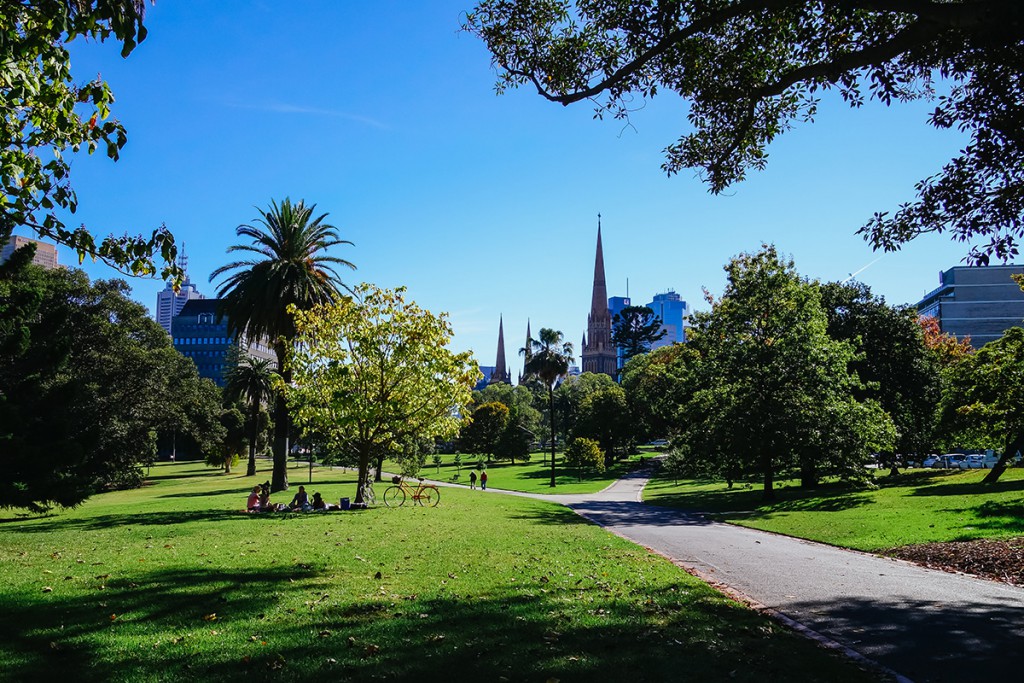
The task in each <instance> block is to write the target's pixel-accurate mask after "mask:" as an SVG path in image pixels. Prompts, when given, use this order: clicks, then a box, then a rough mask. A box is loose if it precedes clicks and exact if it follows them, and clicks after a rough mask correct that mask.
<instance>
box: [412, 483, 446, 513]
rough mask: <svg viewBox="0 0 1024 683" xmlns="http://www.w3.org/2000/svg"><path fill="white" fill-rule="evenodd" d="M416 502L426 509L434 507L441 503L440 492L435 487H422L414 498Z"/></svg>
mask: <svg viewBox="0 0 1024 683" xmlns="http://www.w3.org/2000/svg"><path fill="white" fill-rule="evenodd" d="M416 502H417V503H419V504H420V505H424V506H426V507H431V508H432V507H435V506H436V505H437V504H438V503H440V502H441V492H440V491H439V490H438V489H437V487H436V486H424V487H423V488H422V489H420V492H419V494H418V495H417V496H416Z"/></svg>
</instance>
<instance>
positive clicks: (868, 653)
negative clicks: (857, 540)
mask: <svg viewBox="0 0 1024 683" xmlns="http://www.w3.org/2000/svg"><path fill="white" fill-rule="evenodd" d="M649 477H650V471H649V470H638V471H636V472H633V473H631V474H629V475H627V476H626V477H624V478H622V479H620V480H618V481H617V482H615V483H614V484H612V485H611V486H609V487H608V488H606V489H605V490H603V491H600V492H598V493H594V494H586V495H542V494H527V493H520V492H514V491H502V490H500V489H488V490H487V493H495V494H504V495H518V496H523V497H527V498H535V499H539V500H546V501H550V502H555V503H560V504H562V505H566V506H568V507H570V508H571V509H573V510H574V511H575V512H576V513H577V514H579V515H581V516H583V517H585V518H587V519H589V520H591V521H592V522H594V523H596V524H599V525H601V526H603V527H606V528H607V529H609V530H610V531H612V532H614V533H616V534H618V535H620V536H623V537H624V538H627V539H629V540H631V541H634V542H635V543H638V544H640V545H642V546H645V547H646V548H649V549H651V550H653V551H655V552H657V553H659V554H661V555H664V556H665V557H667V558H669V559H670V560H672V561H674V562H675V563H676V564H679V565H680V566H682V567H685V568H687V569H689V570H691V571H693V572H694V573H695V574H697V575H698V576H700V577H701V578H702V579H704V580H705V581H708V582H709V583H712V584H714V585H716V586H724V587H725V589H726V590H725V592H727V593H733V594H735V595H737V597H739V598H740V599H742V600H746V601H748V602H750V603H752V604H754V605H756V606H762V607H765V608H767V609H769V610H771V611H773V612H775V613H777V614H779V615H781V616H782V620H783V621H791V622H796V624H797V625H799V626H802V627H804V628H806V629H809V630H811V631H812V632H814V633H817V634H821V635H822V636H824V637H825V639H827V640H831V641H834V642H835V643H837V644H838V645H839V646H841V647H843V648H847V649H849V650H852V651H853V652H854V653H858V654H860V655H861V656H863V657H865V658H867V659H869V660H872V661H874V662H877V663H878V664H880V665H881V666H882V667H885V668H888V669H890V670H891V671H893V672H898V674H899V675H900V676H901V677H905V678H904V680H906V679H909V680H912V681H917V682H919V683H922V682H924V681H949V682H956V683H966V682H969V681H984V682H986V683H988V682H992V681H1001V680H1021V678H1020V677H1021V676H1022V672H1024V589H1021V588H1015V587H1013V586H1008V585H1004V584H1000V583H995V582H992V581H986V580H983V579H977V578H973V577H969V576H965V575H962V574H952V573H948V572H942V571H937V570H931V569H925V568H923V567H919V566H917V565H914V564H911V563H908V562H902V561H899V560H892V559H888V558H883V557H879V556H876V555H870V554H867V553H861V552H856V551H852V550H845V549H842V548H836V547H833V546H828V545H823V544H821V543H814V542H811V541H805V540H801V539H796V538H791V537H788V536H781V535H778V534H772V533H768V532H764V531H756V530H753V529H747V528H744V527H738V526H732V525H729V524H722V523H719V522H713V521H710V520H708V519H707V518H705V517H704V516H702V515H700V514H697V513H691V512H684V511H680V510H673V509H669V508H660V507H655V506H653V505H644V504H643V503H641V502H639V501H640V498H641V494H642V492H643V488H644V486H645V485H646V484H647V481H648V479H649ZM798 630H799V628H798Z"/></svg>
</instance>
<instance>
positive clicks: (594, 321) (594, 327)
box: [581, 214, 618, 377]
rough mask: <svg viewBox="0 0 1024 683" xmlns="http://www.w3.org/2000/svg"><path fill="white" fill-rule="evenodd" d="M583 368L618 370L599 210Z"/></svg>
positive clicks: (605, 371)
mask: <svg viewBox="0 0 1024 683" xmlns="http://www.w3.org/2000/svg"><path fill="white" fill-rule="evenodd" d="M581 355H582V356H583V372H594V373H604V374H605V375H608V376H610V377H615V376H616V374H617V366H618V360H617V351H616V349H615V347H614V346H613V345H612V316H611V313H610V312H609V310H608V286H607V284H606V282H605V277H604V246H603V245H602V244H601V214H597V253H596V254H595V256H594V291H593V294H592V296H591V299H590V315H589V316H587V334H586V336H585V337H584V342H583V353H582V354H581Z"/></svg>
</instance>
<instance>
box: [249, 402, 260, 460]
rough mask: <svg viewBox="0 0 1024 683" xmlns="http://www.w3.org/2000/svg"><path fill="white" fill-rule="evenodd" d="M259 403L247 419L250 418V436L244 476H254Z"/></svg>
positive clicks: (258, 426)
mask: <svg viewBox="0 0 1024 683" xmlns="http://www.w3.org/2000/svg"><path fill="white" fill-rule="evenodd" d="M259 410H260V405H259V403H257V404H256V406H255V407H253V408H252V409H251V414H250V415H249V419H250V420H252V430H251V431H252V436H251V438H250V439H249V466H248V467H247V468H246V469H245V476H247V477H255V476H256V439H257V438H258V437H259V433H260V413H259Z"/></svg>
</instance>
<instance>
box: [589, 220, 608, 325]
mask: <svg viewBox="0 0 1024 683" xmlns="http://www.w3.org/2000/svg"><path fill="white" fill-rule="evenodd" d="M606 310H608V285H607V283H605V280H604V249H603V248H602V246H601V214H597V255H596V256H595V257H594V294H593V297H592V298H591V301H590V314H591V315H594V314H595V313H596V312H598V311H606Z"/></svg>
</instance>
